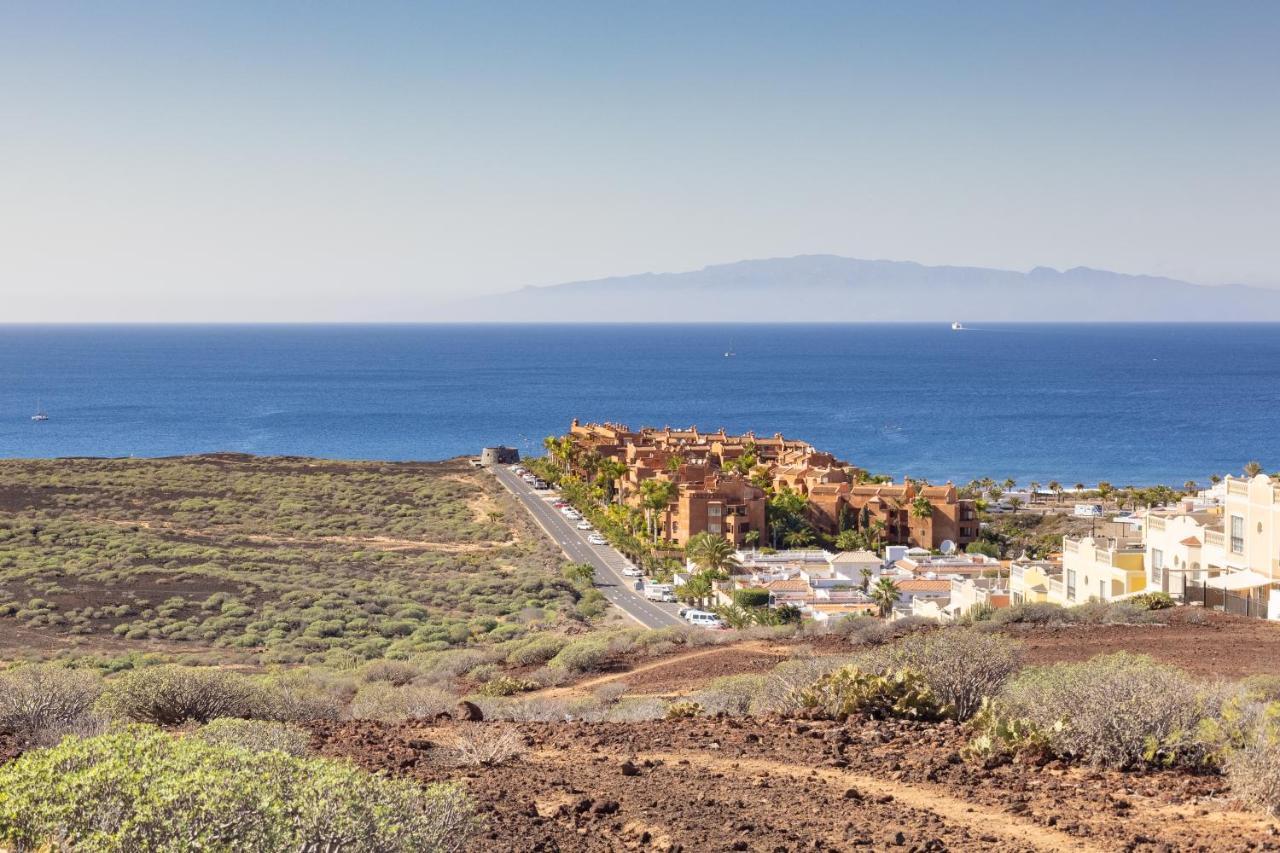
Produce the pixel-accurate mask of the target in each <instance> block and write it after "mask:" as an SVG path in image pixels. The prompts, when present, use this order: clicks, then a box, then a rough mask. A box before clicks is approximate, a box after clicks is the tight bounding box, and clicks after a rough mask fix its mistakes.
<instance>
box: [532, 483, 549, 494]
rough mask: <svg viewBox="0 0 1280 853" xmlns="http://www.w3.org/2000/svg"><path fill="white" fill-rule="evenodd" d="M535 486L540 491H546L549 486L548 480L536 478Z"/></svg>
mask: <svg viewBox="0 0 1280 853" xmlns="http://www.w3.org/2000/svg"><path fill="white" fill-rule="evenodd" d="M533 487H534V488H535V489H537V490H538V491H540V492H545V491H546V490H547V488H548V486H547V481H546V480H534V481H533Z"/></svg>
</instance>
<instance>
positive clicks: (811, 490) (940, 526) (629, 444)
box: [568, 420, 978, 548]
mask: <svg viewBox="0 0 1280 853" xmlns="http://www.w3.org/2000/svg"><path fill="white" fill-rule="evenodd" d="M568 438H569V440H570V441H571V442H572V445H573V448H574V452H573V453H572V454H571V457H572V464H573V465H574V466H575V467H576V468H577V470H578V473H580V474H583V473H587V470H588V468H592V469H598V467H599V463H600V462H601V461H602V460H606V459H608V460H613V461H615V462H620V463H622V465H623V466H625V473H623V474H622V476H620V477H619V478H618V479H617V480H616V481H615V482H614V489H615V490H617V491H618V493H619V494H621V496H622V500H624V501H626V502H627V503H629V504H631V505H633V506H639V505H640V504H641V502H642V500H643V484H644V483H645V482H646V481H648V480H652V479H659V480H666V481H669V482H672V483H674V484H675V494H674V497H673V498H672V500H671V502H670V503H669V504H668V505H667V507H666V509H665V511H663V512H662V513H660V517H659V526H660V530H661V532H662V534H663V535H664V536H665V537H666V538H668V539H670V540H672V541H674V542H678V543H681V544H683V543H684V542H687V541H688V540H689V538H690V537H691V536H693V535H695V534H697V533H702V532H711V533H716V534H720V535H723V536H725V537H726V538H727V539H729V540H730V541H731V542H733V543H734V544H735V545H743V544H751V543H752V540H753V539H754V540H756V541H758V542H759V543H762V544H763V543H767V541H768V534H767V530H766V518H765V507H766V504H767V497H766V494H765V490H764V489H762V488H761V487H760V485H758V484H759V483H760V482H761V477H762V476H764V477H767V480H768V483H769V485H770V486H771V487H772V488H773V489H774V490H777V491H781V490H784V489H788V490H790V491H793V492H796V493H798V494H800V495H803V496H805V498H807V500H808V514H809V520H810V522H811V523H812V524H813V526H814V528H815V529H816V530H818V531H819V532H821V533H825V534H828V535H835V534H837V533H839V532H840V531H841V530H845V529H849V528H854V527H862V526H866V525H867V524H870V523H872V522H880V524H882V525H883V529H884V537H885V539H886V541H888V542H889V543H896V544H906V545H915V546H919V547H924V548H937V547H938V546H940V545H941V544H942V543H943V542H944V541H946V540H951V541H952V542H955V543H956V544H957V545H959V546H962V547H963V546H964V545H967V544H968V543H969V542H972V541H973V540H974V539H976V538H977V535H978V516H977V510H976V508H975V506H974V503H973V501H971V500H964V499H961V498H960V497H959V496H958V495H957V493H956V488H955V486H954V485H952V484H951V483H947V484H946V485H942V486H917V485H916V484H914V483H911V482H907V483H901V484H894V483H869V482H866V481H865V480H866V477H865V472H863V471H862V470H861V469H859V468H857V467H855V466H852V465H850V464H848V463H846V462H843V461H841V460H839V459H836V458H835V457H834V456H832V455H831V454H830V453H825V452H823V451H820V450H817V449H816V448H814V447H813V446H812V445H810V444H809V443H808V442H805V441H800V440H797V439H789V438H784V437H783V436H781V435H778V434H775V435H773V436H758V435H755V434H754V433H750V432H748V433H744V434H742V435H730V434H728V433H726V432H725V431H724V430H723V429H721V430H718V431H716V432H701V431H699V430H698V429H697V428H696V427H690V428H689V429H683V430H673V429H671V428H670V427H667V428H664V429H652V428H643V429H639V430H632V429H630V428H629V427H627V426H624V425H622V424H613V423H603V424H594V423H593V424H583V423H580V422H578V421H577V420H575V421H574V422H573V424H572V425H571V426H570V429H569V434H568ZM743 457H751V458H752V459H753V460H754V464H753V465H751V466H750V469H749V473H748V472H747V471H746V470H744V469H747V467H748V466H747V465H746V464H745V463H744V462H743V461H741V460H742V459H743ZM920 497H923V498H925V499H927V500H928V502H929V505H930V507H931V510H932V512H931V513H930V514H929V515H927V516H923V517H922V516H920V515H918V514H913V513H912V512H911V507H912V504H913V502H914V501H915V500H917V499H918V498H920ZM752 531H756V535H755V536H752V535H751V534H752Z"/></svg>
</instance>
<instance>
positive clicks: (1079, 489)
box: [1076, 483, 1084, 497]
mask: <svg viewBox="0 0 1280 853" xmlns="http://www.w3.org/2000/svg"><path fill="white" fill-rule="evenodd" d="M1083 494H1084V483H1076V496H1077V497H1079V496H1081V495H1083Z"/></svg>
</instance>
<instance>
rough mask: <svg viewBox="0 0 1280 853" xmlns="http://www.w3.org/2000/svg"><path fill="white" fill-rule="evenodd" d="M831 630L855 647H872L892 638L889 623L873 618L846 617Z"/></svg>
mask: <svg viewBox="0 0 1280 853" xmlns="http://www.w3.org/2000/svg"><path fill="white" fill-rule="evenodd" d="M832 630H833V631H834V632H835V633H836V634H839V635H841V636H844V637H848V638H849V642H850V643H853V644H855V645H868V646H874V645H879V644H880V643H884V642H887V641H888V640H889V639H890V638H891V637H892V636H893V629H892V628H890V627H889V623H888V622H885V621H884V620H883V619H877V618H876V617H874V616H846V617H844V618H843V619H841V620H840V621H839V622H837V623H836V624H835V625H834V626H833V627H832Z"/></svg>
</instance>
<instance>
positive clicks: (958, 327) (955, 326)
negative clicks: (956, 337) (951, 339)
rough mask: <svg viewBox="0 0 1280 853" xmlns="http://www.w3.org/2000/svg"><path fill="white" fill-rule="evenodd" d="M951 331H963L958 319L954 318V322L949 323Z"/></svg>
mask: <svg viewBox="0 0 1280 853" xmlns="http://www.w3.org/2000/svg"><path fill="white" fill-rule="evenodd" d="M951 331H953V332H963V331H964V325H963V324H962V323H961V322H960V321H959V320H956V321H955V322H954V323H952V324H951Z"/></svg>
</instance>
